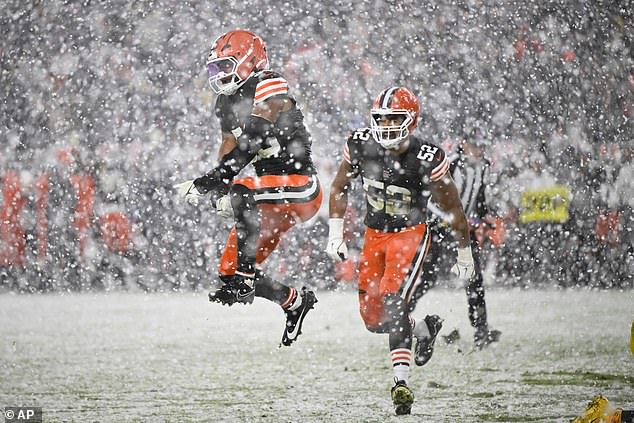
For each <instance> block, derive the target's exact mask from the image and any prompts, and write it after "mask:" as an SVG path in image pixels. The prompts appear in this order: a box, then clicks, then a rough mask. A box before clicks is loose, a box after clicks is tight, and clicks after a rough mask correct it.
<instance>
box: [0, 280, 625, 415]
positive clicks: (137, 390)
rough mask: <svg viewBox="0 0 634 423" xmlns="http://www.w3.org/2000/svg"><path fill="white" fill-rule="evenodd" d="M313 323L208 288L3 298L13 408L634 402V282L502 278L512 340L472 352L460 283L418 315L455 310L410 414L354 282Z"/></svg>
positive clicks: (502, 316)
mask: <svg viewBox="0 0 634 423" xmlns="http://www.w3.org/2000/svg"><path fill="white" fill-rule="evenodd" d="M318 298H319V303H318V304H317V306H316V309H315V310H314V311H313V312H312V314H309V317H308V319H307V320H306V323H305V327H304V334H303V335H302V336H301V337H300V338H299V340H298V341H297V342H296V343H295V344H294V345H293V346H292V347H290V348H278V344H279V341H280V338H281V334H282V328H283V324H284V316H283V313H282V311H281V310H280V309H279V308H277V307H276V306H274V305H272V304H270V303H267V302H265V301H263V300H261V299H258V300H256V301H255V303H254V304H253V305H251V306H234V307H231V308H226V307H222V306H220V305H215V304H214V305H212V304H210V303H208V302H207V299H206V293H196V294H193V293H188V294H169V295H166V294H152V295H147V294H134V293H133V294H130V293H115V294H73V295H63V296H59V295H32V296H31V295H12V294H4V295H1V296H0V322H1V325H0V336H1V337H2V344H1V346H0V408H1V407H5V406H18V405H32V406H41V407H43V410H44V421H45V422H57V421H73V422H89V421H90V422H93V421H95V422H115V421H116V422H121V421H138V422H163V421H170V422H188V421H208V422H220V421H226V422H336V421H340V422H386V421H402V422H567V421H568V420H569V419H570V418H572V417H573V416H574V415H575V414H577V413H578V412H579V411H580V410H581V409H583V407H584V405H585V404H586V402H587V401H589V400H590V399H591V397H592V396H593V395H595V394H596V393H599V392H602V393H604V394H605V395H606V396H607V397H608V398H609V399H610V400H611V401H612V402H614V403H615V404H617V405H620V406H623V407H625V408H634V358H633V357H632V356H631V355H630V353H629V351H628V339H629V329H630V324H631V322H632V319H633V318H634V291H627V292H617V291H607V292H598V291H587V290H568V291H555V290H552V291H534V290H532V291H521V290H495V289H489V291H488V292H487V299H488V304H489V314H490V319H489V320H490V323H491V325H492V326H494V327H495V328H497V329H500V330H502V332H503V336H502V340H501V342H500V343H499V344H497V345H495V346H493V347H492V348H489V349H487V350H485V351H473V350H472V348H471V344H470V341H471V337H472V330H471V329H470V327H469V323H468V320H467V312H466V298H465V295H464V293H463V291H461V290H453V289H438V290H434V291H432V292H431V293H430V294H428V296H426V297H425V298H424V299H423V300H422V301H421V303H420V304H419V308H418V309H417V311H416V314H417V315H423V314H424V313H425V314H426V313H432V312H433V313H438V314H440V315H442V316H443V317H445V319H446V320H445V326H444V327H443V330H442V332H441V334H445V335H446V334H448V333H449V332H450V331H451V330H452V329H453V328H458V329H459V331H460V333H461V335H462V338H461V339H460V340H459V341H458V342H457V344H454V345H446V344H444V343H442V342H440V344H439V345H438V346H437V348H436V352H435V354H434V357H433V358H432V360H431V361H430V362H429V363H428V364H427V365H426V366H425V367H422V368H419V367H413V371H412V375H411V380H410V384H411V386H412V387H413V389H414V390H415V395H416V402H415V404H414V408H413V410H412V415H411V416H403V417H396V416H394V415H393V410H392V405H391V402H390V396H389V388H390V378H391V370H390V367H389V357H388V351H387V338H386V337H385V335H374V334H370V333H369V332H366V331H365V329H364V327H363V324H362V322H361V319H360V317H359V315H358V313H357V308H356V307H357V304H356V297H355V295H354V293H353V292H350V291H348V292H340V293H334V292H320V293H318Z"/></svg>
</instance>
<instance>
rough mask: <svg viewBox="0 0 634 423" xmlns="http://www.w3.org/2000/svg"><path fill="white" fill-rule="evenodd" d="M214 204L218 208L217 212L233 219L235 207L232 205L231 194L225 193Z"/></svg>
mask: <svg viewBox="0 0 634 423" xmlns="http://www.w3.org/2000/svg"><path fill="white" fill-rule="evenodd" d="M214 206H215V208H216V213H218V215H219V216H221V217H226V218H227V219H233V207H231V197H230V196H229V194H225V195H223V196H222V197H220V198H218V199H217V200H216V204H215V205H214Z"/></svg>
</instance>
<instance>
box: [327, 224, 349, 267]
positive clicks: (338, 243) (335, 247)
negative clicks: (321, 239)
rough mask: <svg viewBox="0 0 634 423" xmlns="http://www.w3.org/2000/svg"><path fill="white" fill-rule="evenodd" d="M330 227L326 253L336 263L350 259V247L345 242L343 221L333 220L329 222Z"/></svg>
mask: <svg viewBox="0 0 634 423" xmlns="http://www.w3.org/2000/svg"><path fill="white" fill-rule="evenodd" d="M328 227H329V230H328V246H327V247H326V253H327V254H328V255H329V256H330V258H331V259H333V260H335V261H344V260H345V259H347V258H348V247H347V246H346V242H345V241H344V240H343V219H342V218H332V219H330V220H328Z"/></svg>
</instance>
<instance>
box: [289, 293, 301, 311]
mask: <svg viewBox="0 0 634 423" xmlns="http://www.w3.org/2000/svg"><path fill="white" fill-rule="evenodd" d="M291 290H292V291H294V292H295V294H296V295H295V299H294V300H293V302H292V304H291V305H290V306H289V307H288V308H287V310H290V311H295V310H297V309H298V308H299V306H300V305H302V296H301V295H299V292H298V291H297V290H296V289H295V288H291ZM291 295H292V293H291Z"/></svg>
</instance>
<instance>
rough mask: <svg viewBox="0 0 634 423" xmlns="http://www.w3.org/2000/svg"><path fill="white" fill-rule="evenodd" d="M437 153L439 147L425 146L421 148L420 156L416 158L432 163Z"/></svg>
mask: <svg viewBox="0 0 634 423" xmlns="http://www.w3.org/2000/svg"><path fill="white" fill-rule="evenodd" d="M436 151H438V147H432V146H431V145H427V144H423V145H421V146H420V151H419V152H418V156H416V158H417V159H419V160H425V161H428V162H431V161H432V160H434V156H435V155H436Z"/></svg>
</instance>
